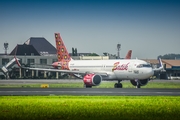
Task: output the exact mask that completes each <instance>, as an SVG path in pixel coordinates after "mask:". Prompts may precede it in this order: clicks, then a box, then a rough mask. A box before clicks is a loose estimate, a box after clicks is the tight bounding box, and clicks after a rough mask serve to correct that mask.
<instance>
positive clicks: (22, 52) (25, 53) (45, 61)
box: [0, 37, 180, 79]
mask: <svg viewBox="0 0 180 120" xmlns="http://www.w3.org/2000/svg"><path fill="white" fill-rule="evenodd" d="M14 55H16V57H17V58H19V59H20V61H21V63H22V65H26V66H31V67H42V68H52V66H51V64H52V63H53V62H56V61H57V55H56V48H55V47H54V46H53V45H52V44H50V43H49V42H48V41H47V40H46V39H45V38H44V37H31V38H29V39H28V40H27V41H25V42H24V44H17V46H15V48H14V49H13V50H12V51H11V52H10V53H9V54H0V67H2V66H4V65H6V64H7V63H8V62H10V61H11V60H12V59H13V58H14ZM70 55H71V54H70ZM86 55H88V53H79V56H72V58H73V59H75V60H80V59H81V60H103V59H105V60H107V59H116V58H115V57H114V58H113V57H109V56H86ZM143 60H145V61H147V62H149V63H151V64H152V65H153V67H158V66H157V65H158V60H156V59H143ZM162 62H163V64H164V68H165V71H163V72H160V73H156V74H155V75H156V77H157V78H161V79H177V78H180V60H162ZM0 75H2V72H1V74H0ZM8 77H9V78H10V79H13V78H56V79H58V78H61V77H62V76H61V74H60V73H53V72H51V73H46V72H42V71H26V70H21V69H20V68H19V67H18V66H17V65H16V64H14V65H13V66H12V67H11V68H9V74H8Z"/></svg>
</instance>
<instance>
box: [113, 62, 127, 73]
mask: <svg viewBox="0 0 180 120" xmlns="http://www.w3.org/2000/svg"><path fill="white" fill-rule="evenodd" d="M128 65H129V63H127V64H120V62H116V63H114V66H113V68H112V71H114V70H128Z"/></svg>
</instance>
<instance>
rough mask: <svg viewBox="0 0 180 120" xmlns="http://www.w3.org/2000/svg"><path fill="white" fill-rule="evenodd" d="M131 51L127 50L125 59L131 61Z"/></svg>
mask: <svg viewBox="0 0 180 120" xmlns="http://www.w3.org/2000/svg"><path fill="white" fill-rule="evenodd" d="M131 54H132V50H129V51H128V53H127V55H126V58H125V59H131Z"/></svg>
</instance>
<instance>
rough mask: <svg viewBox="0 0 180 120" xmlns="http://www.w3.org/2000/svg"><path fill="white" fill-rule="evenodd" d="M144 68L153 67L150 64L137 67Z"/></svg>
mask: <svg viewBox="0 0 180 120" xmlns="http://www.w3.org/2000/svg"><path fill="white" fill-rule="evenodd" d="M144 67H151V65H150V64H139V65H137V68H144Z"/></svg>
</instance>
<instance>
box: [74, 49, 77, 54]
mask: <svg viewBox="0 0 180 120" xmlns="http://www.w3.org/2000/svg"><path fill="white" fill-rule="evenodd" d="M74 56H77V49H76V48H75V50H74Z"/></svg>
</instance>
